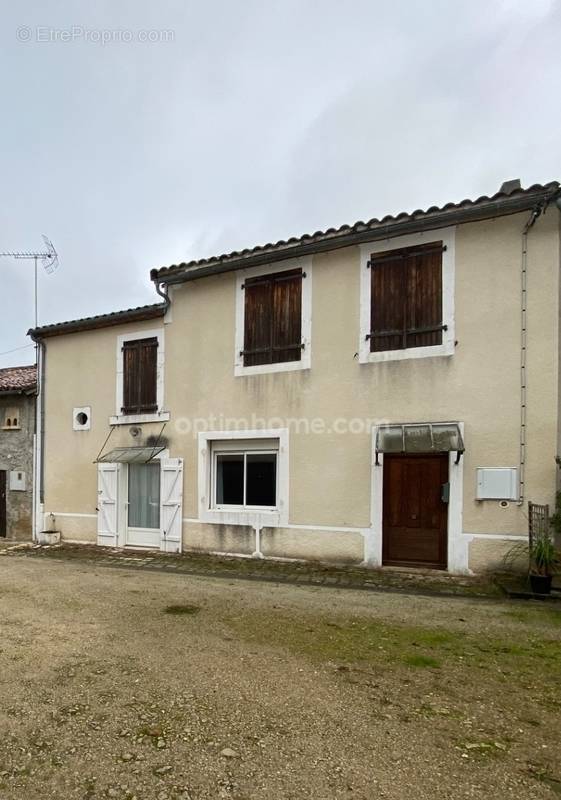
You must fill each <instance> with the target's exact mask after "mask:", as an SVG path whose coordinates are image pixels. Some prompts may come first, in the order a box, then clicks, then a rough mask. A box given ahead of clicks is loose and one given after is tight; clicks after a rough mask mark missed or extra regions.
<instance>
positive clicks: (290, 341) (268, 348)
mask: <svg viewBox="0 0 561 800" xmlns="http://www.w3.org/2000/svg"><path fill="white" fill-rule="evenodd" d="M302 278H303V273H302V270H301V269H298V270H288V271H286V272H278V273H276V274H273V275H260V276H259V277H257V278H251V279H248V280H246V282H245V284H244V286H243V291H244V292H245V300H244V303H245V312H244V320H245V322H244V349H243V352H242V355H243V363H244V366H245V367H254V366H257V365H259V364H279V363H282V362H286V361H300V359H301V357H302Z"/></svg>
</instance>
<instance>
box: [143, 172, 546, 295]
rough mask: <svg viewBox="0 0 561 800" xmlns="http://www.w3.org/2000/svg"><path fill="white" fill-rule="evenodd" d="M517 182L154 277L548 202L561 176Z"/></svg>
mask: <svg viewBox="0 0 561 800" xmlns="http://www.w3.org/2000/svg"><path fill="white" fill-rule="evenodd" d="M516 183H517V182H516V181H514V182H507V183H506V184H503V187H501V191H499V192H497V193H496V194H494V195H492V196H491V197H488V196H487V195H482V196H481V197H478V198H477V200H469V199H466V200H462V201H461V202H459V203H446V205H444V206H441V207H438V206H431V207H430V208H428V209H426V210H422V209H417V210H416V211H412V212H406V211H403V212H401V213H400V214H397V216H393V215H391V214H388V215H387V216H385V217H382V219H377V218H374V219H371V220H369V221H368V222H355V223H354V225H341V227H339V228H328V229H327V230H325V231H316V233H311V234H310V233H306V234H304V235H303V236H300V237H292V238H290V239H286V240H285V239H281V240H280V241H278V242H274V243H269V244H265V245H258V246H257V247H252V248H250V249H245V250H234V251H233V252H231V253H224V254H223V255H220V256H213V257H212V258H201V259H198V260H194V261H187V262H183V263H181V264H173V265H172V266H170V267H161V268H160V269H153V270H152V272H151V278H152V280H158V281H160V282H162V283H174V282H176V283H179V282H182V281H185V280H193V279H195V278H199V277H203V276H204V275H209V274H216V273H219V272H228V271H230V270H233V269H239V268H240V267H242V268H243V267H246V266H251V265H254V264H259V263H268V262H272V261H280V260H282V259H286V258H292V257H296V256H300V255H307V254H310V253H317V252H322V251H323V252H325V251H327V250H332V249H335V248H338V247H347V246H349V245H351V244H358V243H360V242H361V241H364V242H366V241H371V240H374V239H376V238H378V239H380V238H386V237H387V236H398V235H400V234H401V233H402V232H412V233H413V232H416V231H421V230H429V229H431V228H438V227H440V226H444V225H455V224H459V223H461V222H470V221H477V220H481V219H489V218H491V217H495V216H503V215H505V214H514V213H517V212H518V211H524V210H526V209H531V208H533V207H534V206H535V205H536V204H538V203H544V202H545V203H547V202H549V201H550V200H551V199H552V198H553V197H554V196H555V195H556V194H558V193H559V182H558V181H552V182H550V183H546V184H534V185H533V186H530V187H528V188H527V189H522V188H512V186H510V185H509V184H516ZM505 189H506V191H505Z"/></svg>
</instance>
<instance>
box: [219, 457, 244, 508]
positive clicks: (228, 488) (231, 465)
mask: <svg viewBox="0 0 561 800" xmlns="http://www.w3.org/2000/svg"><path fill="white" fill-rule="evenodd" d="M243 460H244V457H243V455H241V454H237V455H236V454H232V455H228V454H219V455H217V456H216V503H217V505H219V506H222V505H231V506H243V472H244V466H243Z"/></svg>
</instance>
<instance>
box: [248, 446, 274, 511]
mask: <svg viewBox="0 0 561 800" xmlns="http://www.w3.org/2000/svg"><path fill="white" fill-rule="evenodd" d="M246 469H247V478H246V480H247V486H246V501H245V502H246V505H248V506H276V504H277V456H276V454H275V453H248V454H247V467H246Z"/></svg>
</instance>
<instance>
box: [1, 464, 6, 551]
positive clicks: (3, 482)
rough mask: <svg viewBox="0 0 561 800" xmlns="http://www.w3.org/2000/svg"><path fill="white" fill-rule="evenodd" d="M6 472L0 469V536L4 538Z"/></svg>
mask: <svg viewBox="0 0 561 800" xmlns="http://www.w3.org/2000/svg"><path fill="white" fill-rule="evenodd" d="M6 474H7V473H6V470H4V469H0V536H2V537H4V538H5V537H6V532H7V531H6Z"/></svg>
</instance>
